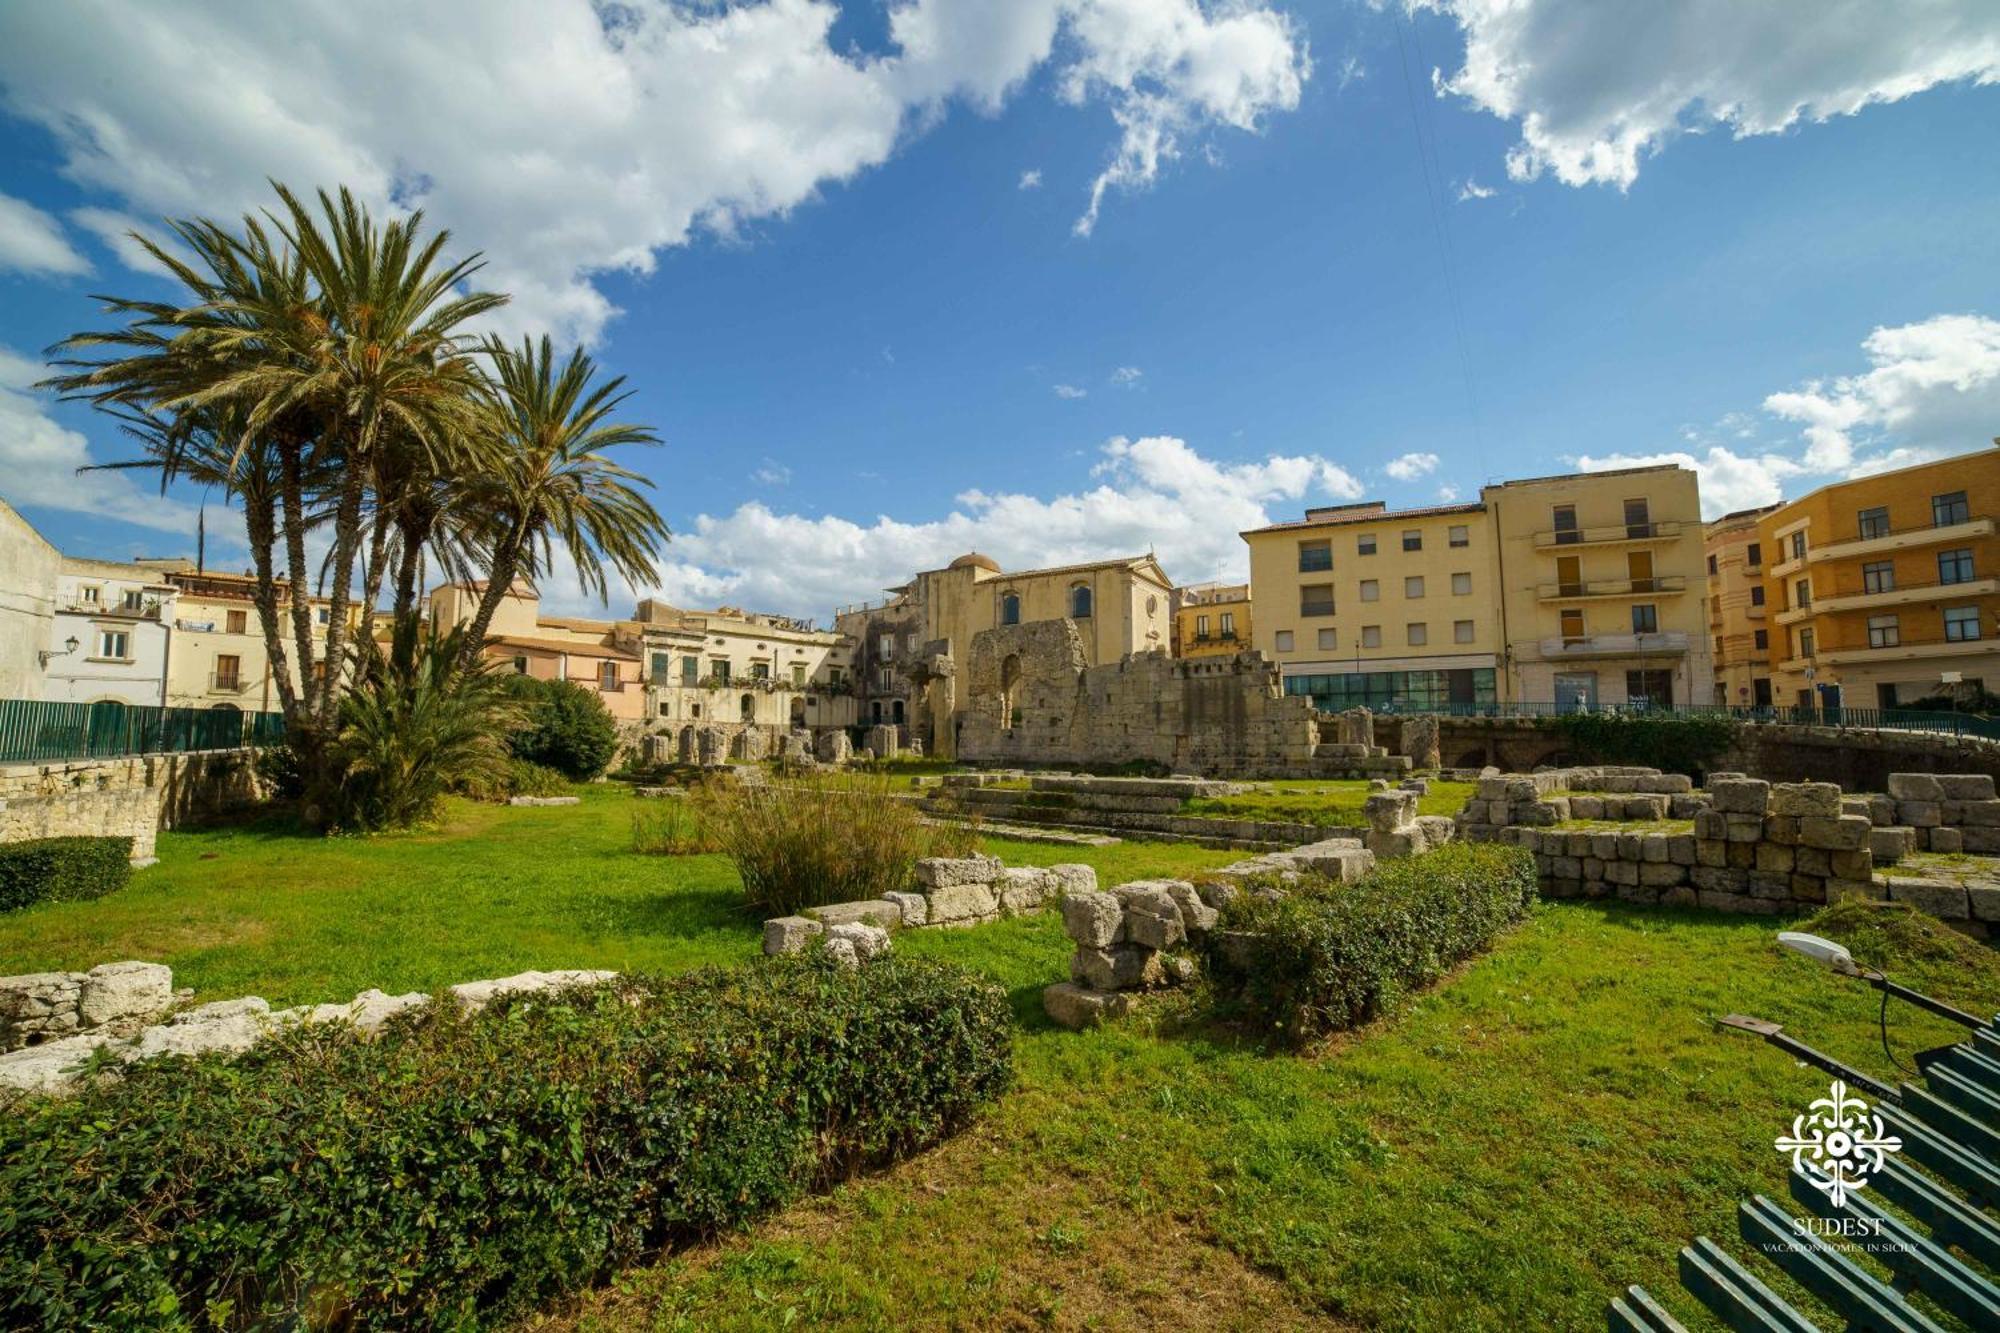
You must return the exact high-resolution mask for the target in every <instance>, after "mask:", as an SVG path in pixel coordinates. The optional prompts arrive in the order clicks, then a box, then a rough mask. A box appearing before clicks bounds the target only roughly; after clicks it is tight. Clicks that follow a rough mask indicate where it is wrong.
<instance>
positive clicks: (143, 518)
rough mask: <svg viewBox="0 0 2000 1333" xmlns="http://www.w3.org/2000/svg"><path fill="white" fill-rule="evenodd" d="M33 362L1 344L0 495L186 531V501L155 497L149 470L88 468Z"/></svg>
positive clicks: (189, 511) (190, 517) (191, 516)
mask: <svg viewBox="0 0 2000 1333" xmlns="http://www.w3.org/2000/svg"><path fill="white" fill-rule="evenodd" d="M47 374H48V370H47V368H46V367H44V366H43V365H42V364H41V363H40V362H39V361H35V360H32V359H30V358H28V357H25V356H22V355H20V354H19V353H17V352H13V351H10V350H9V349H7V348H5V347H0V494H4V495H5V496H6V498H7V500H8V502H9V503H11V504H14V505H16V506H20V505H41V506H44V507H46V508H49V509H66V510H69V511H71V512H73V513H79V514H96V515H98V516H100V517H103V518H115V519H118V520H120V521H121V522H125V523H136V524H139V525H140V526H142V527H148V528H157V529H159V530H161V531H163V532H180V533H192V532H193V531H194V520H195V511H194V508H193V507H192V506H190V505H186V504H182V503H180V502H179V501H177V500H168V499H165V498H163V497H162V496H160V495H159V494H158V483H157V480H156V477H155V474H153V473H150V472H128V471H116V472H87V473H83V474H82V475H79V474H78V472H77V469H78V468H82V467H88V466H90V465H91V464H92V463H95V462H96V461H97V460H96V459H94V458H92V457H91V456H90V444H89V441H87V440H85V439H84V437H83V436H82V434H81V433H79V432H77V431H73V430H71V429H69V427H67V426H64V425H61V424H60V423H58V422H57V421H56V420H55V419H54V418H52V417H50V416H49V415H48V413H47V411H46V410H45V404H44V400H43V399H42V398H41V397H40V396H38V395H37V394H36V392H35V391H34V389H33V387H32V386H33V385H34V383H35V382H36V381H37V380H39V379H41V378H42V377H44V376H45V375H47Z"/></svg>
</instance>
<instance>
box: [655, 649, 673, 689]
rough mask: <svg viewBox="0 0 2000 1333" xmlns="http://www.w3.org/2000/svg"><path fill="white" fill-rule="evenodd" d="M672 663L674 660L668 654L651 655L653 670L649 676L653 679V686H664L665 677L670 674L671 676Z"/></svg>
mask: <svg viewBox="0 0 2000 1333" xmlns="http://www.w3.org/2000/svg"><path fill="white" fill-rule="evenodd" d="M673 663H674V659H673V657H672V656H671V655H670V654H668V653H654V654H653V669H652V672H651V675H652V678H653V683H654V684H655V685H664V684H666V683H667V677H668V676H669V675H670V674H672V671H673Z"/></svg>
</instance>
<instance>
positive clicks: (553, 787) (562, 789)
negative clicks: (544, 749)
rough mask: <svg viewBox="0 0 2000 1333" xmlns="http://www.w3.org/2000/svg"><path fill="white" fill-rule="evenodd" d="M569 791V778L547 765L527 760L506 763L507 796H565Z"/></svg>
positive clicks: (514, 760)
mask: <svg viewBox="0 0 2000 1333" xmlns="http://www.w3.org/2000/svg"><path fill="white" fill-rule="evenodd" d="M569 789H570V781H569V778H568V777H567V776H565V775H564V774H563V773H561V772H559V771H558V770H556V769H553V768H550V767H549V766H548V765H547V764H538V763H535V762H534V761H533V760H529V759H510V760H508V761H507V794H508V795H509V796H567V795H568V794H569Z"/></svg>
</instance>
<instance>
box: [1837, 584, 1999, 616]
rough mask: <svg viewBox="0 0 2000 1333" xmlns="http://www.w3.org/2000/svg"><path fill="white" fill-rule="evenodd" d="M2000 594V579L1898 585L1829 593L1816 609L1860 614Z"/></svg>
mask: <svg viewBox="0 0 2000 1333" xmlns="http://www.w3.org/2000/svg"><path fill="white" fill-rule="evenodd" d="M1996 593H2000V579H1996V578H1992V577H1987V578H1976V579H1959V580H1957V581H1955V582H1952V583H1941V582H1938V581H1936V580H1932V581H1930V582H1928V583H1899V584H1896V585H1895V586H1893V587H1889V588H1863V589H1862V590H1861V591H1859V592H1837V593H1828V594H1825V595H1823V596H1821V597H1820V599H1819V601H1818V602H1817V603H1816V605H1817V606H1818V607H1819V609H1820V610H1822V611H1860V610H1863V609H1865V608H1868V607H1873V606H1902V605H1907V604H1909V603H1911V602H1928V601H1932V600H1935V599H1938V598H1952V597H1991V596H1993V595H1994V594H1996Z"/></svg>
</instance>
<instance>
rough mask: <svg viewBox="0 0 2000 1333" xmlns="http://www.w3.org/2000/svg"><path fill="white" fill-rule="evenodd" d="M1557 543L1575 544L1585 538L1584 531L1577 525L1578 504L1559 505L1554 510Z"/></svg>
mask: <svg viewBox="0 0 2000 1333" xmlns="http://www.w3.org/2000/svg"><path fill="white" fill-rule="evenodd" d="M1553 522H1554V524H1555V530H1556V545H1558V546H1574V545H1575V544H1576V543H1577V542H1580V541H1582V540H1583V532H1582V531H1581V530H1580V529H1579V528H1578V527H1577V526H1576V506H1575V505H1557V506H1556V507H1555V511H1554V519H1553Z"/></svg>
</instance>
